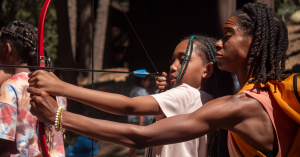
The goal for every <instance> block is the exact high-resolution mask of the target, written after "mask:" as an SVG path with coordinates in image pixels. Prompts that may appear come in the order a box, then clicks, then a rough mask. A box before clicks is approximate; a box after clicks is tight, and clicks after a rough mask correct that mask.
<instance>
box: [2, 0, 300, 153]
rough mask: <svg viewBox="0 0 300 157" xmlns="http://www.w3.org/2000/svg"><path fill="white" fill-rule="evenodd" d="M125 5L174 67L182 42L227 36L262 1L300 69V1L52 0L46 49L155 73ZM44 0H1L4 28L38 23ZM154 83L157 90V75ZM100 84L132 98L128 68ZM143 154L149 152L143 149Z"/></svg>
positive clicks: (160, 62) (66, 57) (87, 63)
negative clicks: (234, 18)
mask: <svg viewBox="0 0 300 157" xmlns="http://www.w3.org/2000/svg"><path fill="white" fill-rule="evenodd" d="M118 2H119V3H120V4H121V5H122V7H123V9H124V11H125V12H126V14H127V15H128V17H129V19H130V21H131V23H132V25H133V27H134V28H135V30H136V32H137V34H138V35H139V37H140V39H141V41H142V42H143V44H144V46H145V48H146V50H147V51H148V53H149V56H150V58H151V59H152V61H153V63H154V65H155V66H156V68H157V70H158V71H159V72H162V71H166V72H168V70H169V60H171V56H172V54H173V51H174V49H175V47H176V45H177V44H178V43H179V42H180V40H181V39H182V38H184V37H185V36H188V35H191V34H195V33H196V34H205V35H209V36H212V37H215V38H220V37H221V36H222V27H223V24H224V23H225V22H226V20H227V19H228V18H229V17H230V16H231V14H232V13H233V12H234V11H236V10H237V9H238V8H241V7H242V6H243V5H244V4H245V3H248V2H263V3H266V4H267V5H268V6H270V7H272V8H273V10H274V12H276V13H277V14H278V15H279V16H280V17H281V18H282V19H283V20H284V21H285V22H286V25H287V27H288V31H289V40H290V46H289V49H288V52H287V56H286V57H287V58H288V59H287V62H286V69H287V70H292V71H293V72H300V11H299V10H300V0H210V1H199V0H189V1H184V0H172V1H166V0H165V1H162V0H119V1H117V0H52V2H51V4H50V7H49V9H48V12H47V15H46V21H45V34H44V36H45V42H46V45H45V46H46V48H47V49H48V51H49V52H50V54H51V58H52V61H53V66H55V67H64V68H85V69H91V67H92V65H91V61H92V57H91V56H92V55H91V54H92V52H94V62H95V63H94V66H95V69H97V70H100V69H105V70H115V71H134V70H137V69H142V68H143V69H147V70H148V71H150V72H156V71H155V69H154V67H153V66H152V64H151V62H150V60H149V59H148V58H147V55H146V53H145V52H144V50H143V48H142V46H141V44H140V43H139V41H138V39H137V37H136V36H135V34H134V32H133V30H132V28H131V27H130V25H129V23H128V21H127V19H126V17H125V15H124V14H123V12H122V8H121V7H120V5H119V3H118ZM43 3H44V0H0V4H1V8H0V15H1V16H0V18H1V19H0V26H1V27H4V26H6V25H7V24H8V22H9V21H13V20H23V21H26V22H29V23H31V24H33V25H35V26H37V25H38V19H39V15H40V11H41V8H42V5H43ZM55 73H56V74H57V75H58V76H59V77H60V78H61V79H62V80H64V81H66V82H69V83H72V84H75V85H79V86H83V87H86V88H92V86H91V76H92V75H91V73H80V72H61V71H55ZM150 80H151V81H150V85H149V87H148V88H147V90H148V92H149V93H150V94H153V93H154V92H155V89H156V87H155V83H154V79H153V78H150ZM94 83H95V85H94V89H96V90H101V91H107V92H112V93H119V94H123V95H126V96H129V93H130V90H131V88H132V87H133V86H134V78H133V76H129V75H127V74H112V73H95V79H94ZM68 110H69V111H71V112H74V113H78V114H82V115H85V116H89V117H93V118H100V119H108V120H113V121H117V122H123V123H127V116H118V115H112V114H109V113H106V112H102V111H98V110H95V109H93V108H91V107H88V106H85V105H83V104H80V103H77V102H74V101H72V100H68ZM77 137H78V135H76V134H74V133H70V132H67V139H66V140H65V146H66V147H67V146H69V145H73V144H74V143H75V142H76V140H77ZM97 142H98V144H99V145H100V147H101V149H100V151H99V152H97V155H95V156H99V157H102V156H103V157H104V156H105V157H106V156H111V157H123V156H129V154H128V153H129V148H124V147H121V146H117V145H113V144H109V143H105V142H101V141H97ZM137 156H143V150H140V151H139V152H138V154H137Z"/></svg>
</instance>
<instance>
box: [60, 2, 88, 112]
mask: <svg viewBox="0 0 300 157" xmlns="http://www.w3.org/2000/svg"><path fill="white" fill-rule="evenodd" d="M54 5H55V7H56V11H57V15H59V16H57V31H58V46H57V64H58V65H57V66H59V67H63V68H75V61H74V56H73V53H72V44H71V37H70V25H69V15H68V1H59V0H55V1H54ZM57 74H58V76H59V77H60V78H61V79H62V80H63V81H65V82H68V83H71V84H74V85H77V76H78V73H77V72H72V71H58V73H57ZM68 110H69V111H71V112H75V113H79V114H80V113H82V105H81V104H80V103H78V102H76V101H73V100H71V99H68Z"/></svg>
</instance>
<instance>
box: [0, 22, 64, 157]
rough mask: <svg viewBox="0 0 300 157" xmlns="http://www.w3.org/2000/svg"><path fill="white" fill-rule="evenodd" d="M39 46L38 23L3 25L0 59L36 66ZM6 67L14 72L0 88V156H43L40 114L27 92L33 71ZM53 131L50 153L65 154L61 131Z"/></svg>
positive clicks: (61, 102)
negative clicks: (40, 137)
mask: <svg viewBox="0 0 300 157" xmlns="http://www.w3.org/2000/svg"><path fill="white" fill-rule="evenodd" d="M36 46H37V28H36V27H34V26H32V25H31V24H28V23H25V22H22V21H14V22H11V23H10V24H9V25H8V26H7V27H3V28H2V29H1V36H0V63H1V64H5V65H23V66H27V65H28V66H36V65H37V50H36ZM44 52H45V58H46V59H45V60H46V65H47V66H49V65H50V63H51V62H50V58H49V54H48V52H47V51H46V50H44ZM3 70H4V72H5V73H7V74H11V75H13V76H12V77H11V78H10V79H8V80H7V81H5V82H4V83H3V84H2V86H1V89H0V156H18V157H19V156H20V157H21V156H22V157H28V156H30V157H32V156H41V152H40V149H39V139H38V132H37V128H38V127H37V124H38V123H37V118H36V117H35V116H33V115H32V114H31V113H30V112H29V110H30V104H29V101H30V94H29V93H27V92H26V90H27V87H28V86H29V84H28V79H29V78H28V73H29V72H30V71H29V69H27V68H8V67H3ZM58 105H59V106H63V107H64V106H65V105H66V99H64V98H62V97H59V99H58ZM46 130H47V129H46ZM48 131H49V130H48ZM49 132H50V131H49ZM53 133H54V134H53V135H52V134H51V132H50V133H49V136H54V137H53V141H47V142H49V143H48V144H49V146H50V147H48V150H49V151H50V155H51V156H56V157H63V156H65V155H64V154H65V153H64V145H63V138H62V134H61V133H59V132H56V131H55V130H54V129H53ZM51 142H52V143H51Z"/></svg>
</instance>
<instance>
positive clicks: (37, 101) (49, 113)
mask: <svg viewBox="0 0 300 157" xmlns="http://www.w3.org/2000/svg"><path fill="white" fill-rule="evenodd" d="M27 91H28V92H29V93H31V94H30V97H31V101H30V105H31V108H30V112H31V114H32V115H34V116H36V117H37V118H38V119H39V120H40V121H42V122H44V123H48V124H52V125H54V121H55V116H56V111H57V109H58V105H57V103H56V101H55V100H54V99H53V98H52V97H51V96H50V95H49V94H48V93H47V92H45V91H42V90H40V89H37V88H34V87H29V88H27Z"/></svg>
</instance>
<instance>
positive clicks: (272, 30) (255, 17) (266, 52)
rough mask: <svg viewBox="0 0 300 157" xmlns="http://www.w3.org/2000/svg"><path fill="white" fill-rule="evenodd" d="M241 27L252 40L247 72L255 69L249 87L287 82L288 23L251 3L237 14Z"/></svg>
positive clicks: (259, 5) (270, 11) (260, 4)
mask: <svg viewBox="0 0 300 157" xmlns="http://www.w3.org/2000/svg"><path fill="white" fill-rule="evenodd" d="M233 16H236V17H238V18H239V20H240V21H239V27H240V28H241V29H243V30H245V33H246V35H248V36H252V37H253V42H252V44H253V46H252V49H251V51H250V53H249V59H248V69H249V70H250V67H252V68H254V67H255V69H254V70H255V71H253V74H252V78H253V79H252V80H250V81H249V83H258V82H262V83H266V82H267V81H268V80H278V81H282V80H284V79H285V78H286V77H287V76H288V75H284V74H283V72H284V70H285V60H286V57H285V54H286V51H287V48H288V45H289V42H288V35H287V28H286V25H285V23H284V22H283V21H282V20H281V19H280V18H279V17H278V16H277V15H276V14H275V13H274V12H272V9H271V8H268V7H267V6H266V5H265V4H262V3H257V4H254V3H248V4H245V5H244V6H243V8H242V9H240V10H238V11H236V12H235V13H234V14H233Z"/></svg>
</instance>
